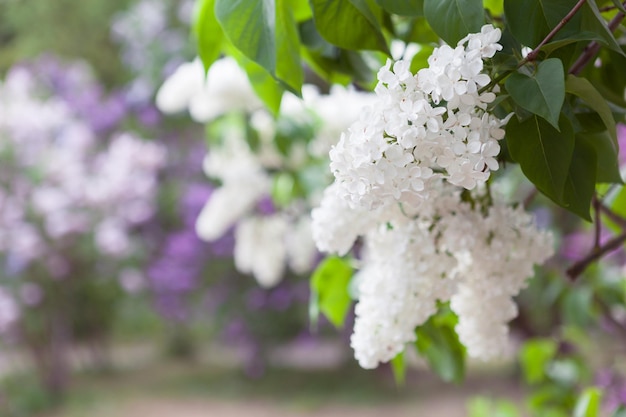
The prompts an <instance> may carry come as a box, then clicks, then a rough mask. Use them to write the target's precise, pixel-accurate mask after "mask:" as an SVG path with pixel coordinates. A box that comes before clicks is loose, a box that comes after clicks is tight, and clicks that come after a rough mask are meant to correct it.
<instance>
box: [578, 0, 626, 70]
mask: <svg viewBox="0 0 626 417" xmlns="http://www.w3.org/2000/svg"><path fill="white" fill-rule="evenodd" d="M624 5H626V2H624ZM625 16H626V15H624V13H622V12H619V13H618V14H616V15H615V17H614V18H613V19H612V20H611V21H610V22H609V25H608V26H609V30H610V31H611V32H613V31H614V30H615V29H617V27H618V26H619V24H620V23H622V20H624V17H625ZM599 50H600V44H599V43H598V42H597V41H593V42H591V43H589V45H587V47H586V48H585V50H584V51H583V53H582V54H581V55H580V56H579V57H578V59H577V60H576V62H574V64H572V66H571V68H570V69H569V73H570V74H572V75H578V74H580V72H581V71H582V70H583V69H584V68H585V66H586V65H587V64H588V63H589V62H590V61H591V59H592V58H593V57H594V56H596V54H597V53H598V51H599Z"/></svg>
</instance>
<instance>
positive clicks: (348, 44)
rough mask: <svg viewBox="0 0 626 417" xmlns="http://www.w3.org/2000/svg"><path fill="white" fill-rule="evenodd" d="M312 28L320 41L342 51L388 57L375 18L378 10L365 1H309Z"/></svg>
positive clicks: (385, 45) (378, 24) (370, 2)
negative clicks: (319, 35) (373, 51)
mask: <svg viewBox="0 0 626 417" xmlns="http://www.w3.org/2000/svg"><path fill="white" fill-rule="evenodd" d="M310 4H311V8H312V9H313V18H314V19H315V26H316V27H317V30H318V31H319V33H320V34H321V35H322V37H323V38H324V39H326V40H327V41H328V42H330V43H332V44H334V45H337V46H340V47H342V48H345V49H352V50H362V49H370V50H378V51H382V52H385V53H387V54H388V53H389V49H388V48H387V41H386V40H385V37H384V36H383V34H382V32H381V29H380V22H379V19H378V18H377V16H378V15H379V14H380V8H379V7H378V6H377V5H376V4H375V3H372V1H367V0H310Z"/></svg>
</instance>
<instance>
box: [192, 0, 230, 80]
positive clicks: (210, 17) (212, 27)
mask: <svg viewBox="0 0 626 417" xmlns="http://www.w3.org/2000/svg"><path fill="white" fill-rule="evenodd" d="M215 2H216V0H201V2H200V3H199V6H198V15H197V17H196V19H195V21H194V25H193V32H194V35H195V36H196V39H197V42H198V55H199V56H200V59H201V60H202V63H203V64H204V68H205V69H208V68H209V67H210V66H211V64H213V62H214V61H215V60H216V59H217V58H219V56H220V53H221V52H222V41H223V38H224V32H223V31H222V28H221V27H220V25H219V23H218V21H217V19H216V17H215Z"/></svg>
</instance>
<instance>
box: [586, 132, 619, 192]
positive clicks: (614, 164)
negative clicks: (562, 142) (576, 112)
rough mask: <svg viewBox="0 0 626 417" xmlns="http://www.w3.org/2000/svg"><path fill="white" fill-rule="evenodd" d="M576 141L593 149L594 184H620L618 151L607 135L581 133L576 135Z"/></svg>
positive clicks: (602, 133)
mask: <svg viewBox="0 0 626 417" xmlns="http://www.w3.org/2000/svg"><path fill="white" fill-rule="evenodd" d="M576 141H582V142H585V143H586V145H587V146H589V147H591V148H593V150H594V151H595V155H596V158H597V170H596V182H603V183H614V184H622V183H623V181H622V175H621V174H620V171H619V161H618V159H617V155H618V151H617V148H616V147H615V143H614V142H613V140H612V138H611V136H610V135H609V133H608V132H607V131H606V130H605V131H602V132H583V133H578V134H577V135H576Z"/></svg>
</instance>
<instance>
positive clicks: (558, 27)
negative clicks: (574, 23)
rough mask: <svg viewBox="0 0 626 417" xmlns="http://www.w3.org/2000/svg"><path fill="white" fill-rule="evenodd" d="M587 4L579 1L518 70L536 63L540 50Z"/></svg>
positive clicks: (523, 61)
mask: <svg viewBox="0 0 626 417" xmlns="http://www.w3.org/2000/svg"><path fill="white" fill-rule="evenodd" d="M586 2H587V0H578V3H576V4H575V5H574V7H573V8H572V10H570V11H569V13H567V14H566V15H565V17H564V18H563V19H561V21H560V22H559V24H558V25H556V26H555V27H554V29H552V30H551V31H550V33H548V36H546V37H545V38H544V39H543V40H542V41H541V43H539V45H537V47H536V48H535V49H533V50H532V51H530V52H529V53H528V55H526V58H524V59H523V60H522V62H520V65H519V66H518V68H519V67H520V66H522V65H525V64H526V63H527V62H531V61H534V60H535V59H537V56H538V55H539V50H540V49H541V48H542V47H543V46H544V45H545V44H546V43H548V42H550V41H551V40H552V38H554V36H556V34H557V33H558V32H559V31H560V30H561V29H562V28H563V26H565V25H566V24H567V22H569V21H570V20H572V17H574V15H575V14H576V12H577V11H578V10H580V8H581V7H583V5H584V4H585V3H586Z"/></svg>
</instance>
